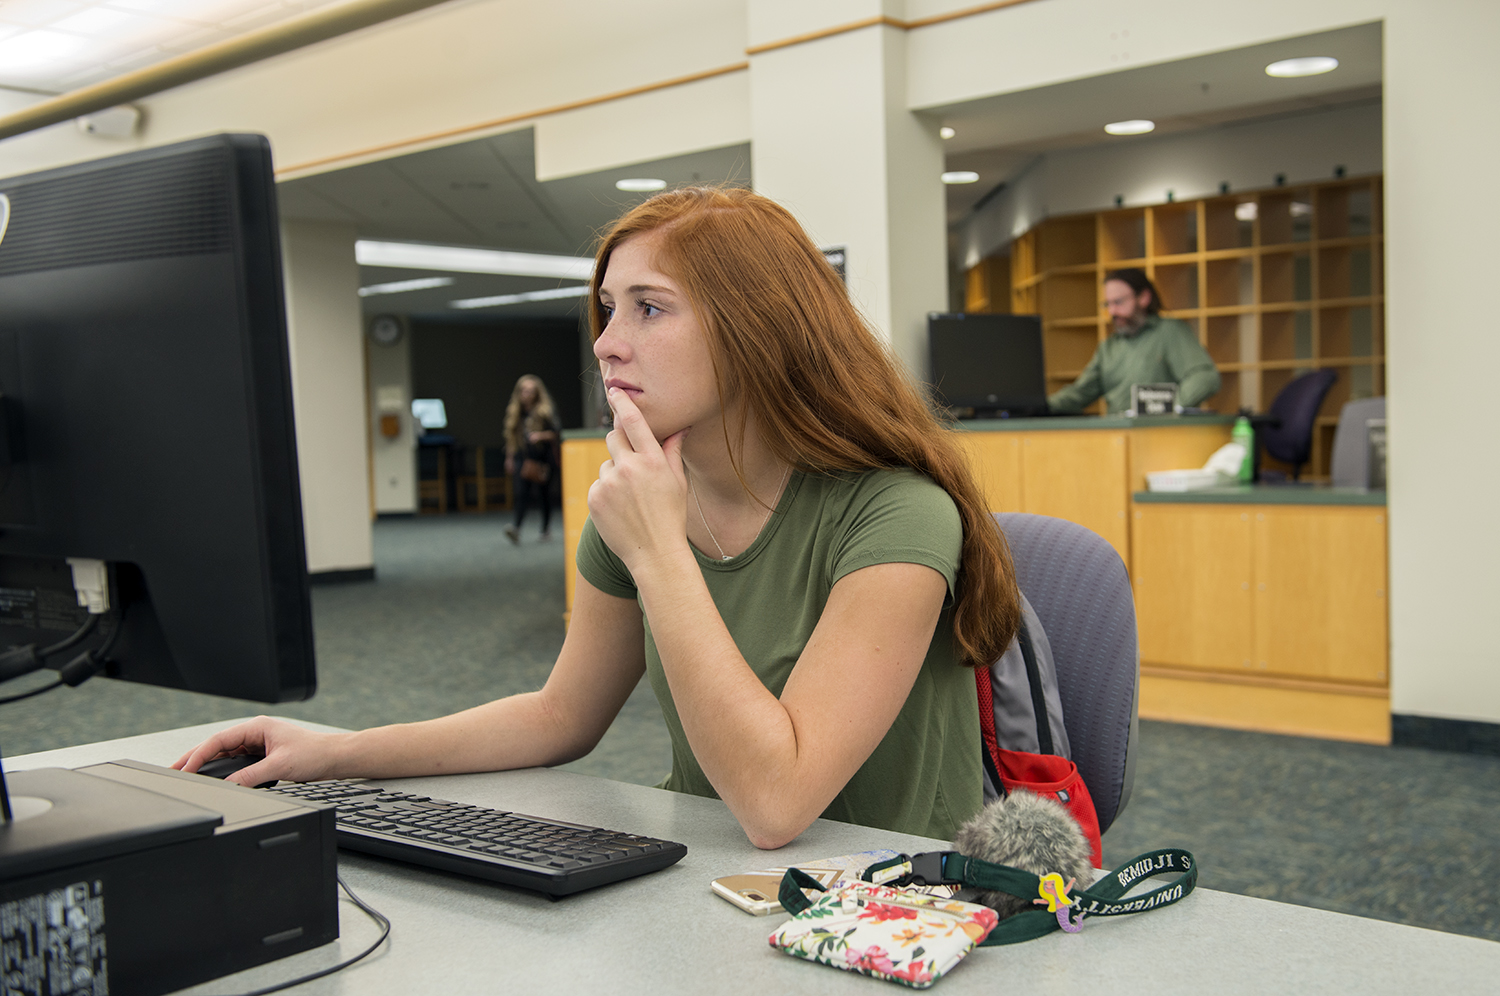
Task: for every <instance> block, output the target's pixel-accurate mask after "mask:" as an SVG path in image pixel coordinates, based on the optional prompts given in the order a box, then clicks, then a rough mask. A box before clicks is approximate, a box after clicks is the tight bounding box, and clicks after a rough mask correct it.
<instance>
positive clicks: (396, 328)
mask: <svg viewBox="0 0 1500 996" xmlns="http://www.w3.org/2000/svg"><path fill="white" fill-rule="evenodd" d="M370 338H371V339H372V340H374V341H375V343H376V344H377V345H381V346H394V345H395V344H396V343H398V342H400V341H401V319H399V318H397V317H396V316H395V315H376V316H375V317H374V318H372V319H371V320H370Z"/></svg>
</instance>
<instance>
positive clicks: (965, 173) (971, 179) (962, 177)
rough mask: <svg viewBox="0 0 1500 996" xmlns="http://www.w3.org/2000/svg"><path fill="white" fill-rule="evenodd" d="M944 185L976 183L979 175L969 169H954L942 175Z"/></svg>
mask: <svg viewBox="0 0 1500 996" xmlns="http://www.w3.org/2000/svg"><path fill="white" fill-rule="evenodd" d="M943 182H944V183H978V182H979V174H978V173H976V172H974V171H973V170H969V169H955V170H951V171H949V172H947V173H944V174H943Z"/></svg>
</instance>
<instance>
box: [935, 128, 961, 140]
mask: <svg viewBox="0 0 1500 996" xmlns="http://www.w3.org/2000/svg"><path fill="white" fill-rule="evenodd" d="M956 134H958V132H956V131H954V130H953V129H952V128H949V127H948V126H947V125H943V126H942V127H941V128H939V129H938V138H952V137H953V136H954V135H956Z"/></svg>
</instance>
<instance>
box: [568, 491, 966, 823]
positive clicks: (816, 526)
mask: <svg viewBox="0 0 1500 996" xmlns="http://www.w3.org/2000/svg"><path fill="white" fill-rule="evenodd" d="M962 542H963V527H962V523H961V521H960V519H959V516H958V509H957V508H956V507H955V506H954V504H953V500H952V499H951V498H950V497H949V496H948V494H947V492H945V491H944V490H943V489H942V488H940V487H938V486H937V485H936V484H934V483H933V482H932V481H931V480H930V479H928V478H927V477H925V476H923V475H921V474H918V473H916V472H914V471H911V470H905V469H896V470H875V471H868V472H865V473H861V474H851V475H845V476H826V475H820V474H803V473H800V472H798V473H793V474H792V475H791V477H790V479H789V481H788V483H787V487H786V490H785V491H784V492H783V494H782V497H781V501H780V502H779V503H778V505H777V508H776V511H775V512H774V514H772V515H771V517H770V520H769V521H768V522H767V524H766V526H765V528H763V529H762V530H761V533H760V536H758V537H757V538H756V540H755V542H754V543H753V544H751V545H750V547H749V549H747V550H745V552H744V553H741V554H740V555H739V556H737V557H735V558H733V559H732V560H728V561H720V560H716V559H714V558H711V557H706V556H704V555H703V554H702V553H699V552H697V551H694V552H695V555H696V556H697V559H698V566H699V568H700V569H701V570H702V571H703V578H704V581H705V583H706V584H707V585H708V591H709V594H710V595H711V596H712V597H713V600H714V604H715V605H716V606H718V609H719V614H720V616H722V617H723V620H724V624H725V626H726V627H727V628H728V630H729V633H730V635H731V636H732V637H733V638H734V642H735V645H736V646H737V647H738V648H739V650H740V653H741V654H742V655H744V658H745V660H746V662H747V663H748V664H749V665H750V667H751V669H752V670H753V671H754V672H755V674H756V676H757V677H759V678H760V680H761V681H762V682H764V683H765V686H766V688H768V689H770V691H771V693H772V694H774V695H780V694H781V690H782V688H783V687H784V686H785V685H786V682H787V678H788V676H790V675H791V672H792V667H793V666H794V665H795V664H796V663H797V658H798V656H800V655H801V653H802V648H803V646H804V645H805V644H806V643H807V640H808V638H809V637H810V636H811V635H812V632H813V628H814V627H816V626H817V624H818V620H819V618H820V617H821V616H822V614H823V607H824V605H825V604H827V601H828V594H829V591H830V590H831V589H832V588H833V586H834V584H835V583H836V582H837V581H838V580H839V579H840V578H842V577H844V576H845V575H847V574H850V573H852V572H854V571H857V570H859V569H860V568H862V567H869V566H871V565H874V564H886V563H911V564H923V565H925V566H927V567H931V568H932V569H933V570H935V571H937V572H938V573H940V574H941V575H943V577H944V579H946V580H947V582H948V592H949V597H948V600H947V605H946V606H945V607H944V609H943V612H942V616H941V618H940V619H939V620H938V624H937V630H936V632H935V633H934V635H933V638H932V644H931V646H930V647H929V648H928V651H927V658H926V660H925V661H924V662H923V665H922V670H921V671H920V672H919V674H918V676H917V680H916V684H915V685H914V686H913V687H912V690H911V694H909V695H908V696H907V698H906V704H905V705H904V706H902V708H901V712H900V714H899V715H898V716H897V717H896V721H895V723H894V724H892V726H891V728H890V731H889V732H887V733H886V735H885V737H884V739H882V740H881V741H880V744H879V746H877V747H876V748H875V752H874V753H873V754H871V755H870V757H869V759H868V760H866V761H865V763H864V765H862V766H861V767H860V769H859V771H857V772H856V773H855V775H854V777H853V778H851V779H850V780H849V783H848V784H847V785H845V786H844V788H843V790H842V791H840V792H839V794H838V795H837V796H835V797H834V800H833V802H832V803H830V804H829V806H828V808H827V809H826V810H824V812H823V816H824V818H826V819H830V820H840V821H843V822H846V823H857V824H860V825H862V826H872V827H883V828H885V829H889V830H898V831H901V832H904V833H912V834H921V835H924V836H928V837H939V838H942V839H944V840H951V839H952V837H953V832H954V831H955V830H956V829H957V828H958V826H959V824H960V823H962V822H963V821H964V820H966V819H968V818H969V817H970V816H972V815H974V814H975V813H976V812H978V811H979V809H980V807H981V805H982V804H983V773H982V772H983V769H982V767H981V764H982V762H981V761H980V756H979V751H980V746H979V745H980V740H979V706H978V700H977V696H976V694H975V690H974V673H973V671H971V670H970V669H969V668H967V667H964V666H962V665H961V664H960V663H959V662H958V660H957V659H956V657H955V654H954V648H953V619H952V615H951V613H952V601H953V598H952V595H953V592H954V589H955V584H956V581H957V576H958V565H959V559H960V550H961V547H962ZM578 571H579V573H580V574H582V575H583V577H584V578H585V579H587V580H588V582H589V583H590V584H591V585H593V586H594V587H595V588H597V589H599V590H600V591H602V592H604V593H606V594H609V595H615V596H617V597H620V598H635V599H637V600H639V594H638V593H637V591H636V587H635V583H634V581H633V579H632V578H631V576H630V572H629V571H628V570H627V569H626V568H625V565H624V563H622V562H621V561H620V559H619V558H618V557H616V556H615V555H614V553H613V552H612V551H611V550H610V549H609V548H608V547H607V546H606V545H605V543H604V541H603V540H602V539H601V538H600V537H599V533H598V531H597V530H596V529H595V528H594V524H593V522H592V521H590V522H588V523H587V524H586V525H585V526H584V531H583V538H582V540H581V541H580V543H579V546H578ZM646 675H647V677H648V678H649V679H650V681H651V687H652V688H653V690H655V692H656V698H657V700H658V701H659V702H660V703H661V709H662V714H663V716H664V718H665V719H666V723H667V730H668V731H669V733H670V734H671V737H672V774H671V775H670V776H669V777H668V778H667V780H666V781H665V782H664V783H663V787H665V788H669V789H674V790H676V791H679V792H689V793H692V794H694V795H702V796H709V797H711V798H717V797H718V796H717V793H716V792H715V791H714V788H713V786H712V785H711V784H709V781H708V778H707V776H705V775H704V773H703V769H702V768H700V767H699V766H698V761H697V759H696V758H695V757H694V756H693V752H692V748H691V747H690V746H689V745H688V741H687V737H686V735H685V734H684V733H683V730H682V721H681V720H680V719H679V718H678V716H677V709H676V707H675V706H674V705H673V702H672V693H671V690H670V689H669V688H668V687H667V679H666V675H665V674H664V673H663V671H662V665H661V657H660V656H659V655H658V654H657V650H656V643H655V641H654V640H653V639H652V636H651V622H650V620H649V619H648V620H646ZM824 708H825V710H826V714H827V715H828V717H829V721H830V722H842V721H843V720H844V717H843V716H842V710H844V709H846V708H848V707H847V706H846V705H845V704H844V703H843V702H841V701H839V700H838V699H834V700H831V701H829V702H827V703H826V704H825V706H824Z"/></svg>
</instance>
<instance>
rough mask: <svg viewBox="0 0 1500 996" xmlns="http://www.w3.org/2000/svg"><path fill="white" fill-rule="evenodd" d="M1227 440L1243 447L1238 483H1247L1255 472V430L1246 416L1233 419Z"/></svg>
mask: <svg viewBox="0 0 1500 996" xmlns="http://www.w3.org/2000/svg"><path fill="white" fill-rule="evenodd" d="M1229 440H1230V442H1234V443H1239V444H1240V445H1241V446H1243V447H1244V448H1245V459H1244V460H1242V461H1241V462H1240V483H1241V484H1249V483H1250V481H1251V477H1252V475H1253V474H1254V473H1255V469H1254V468H1255V430H1254V429H1252V428H1250V420H1249V419H1248V418H1246V417H1245V416H1243V415H1241V416H1240V417H1239V418H1237V419H1235V420H1234V428H1233V429H1231V430H1230V432H1229Z"/></svg>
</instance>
